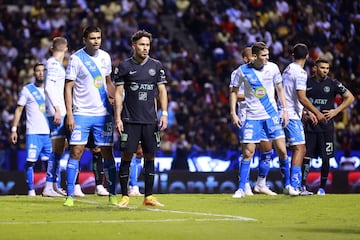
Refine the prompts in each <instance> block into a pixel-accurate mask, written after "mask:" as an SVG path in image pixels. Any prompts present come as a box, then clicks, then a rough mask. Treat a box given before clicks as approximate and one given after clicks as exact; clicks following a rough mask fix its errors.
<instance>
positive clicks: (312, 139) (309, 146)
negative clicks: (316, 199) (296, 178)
mask: <svg viewBox="0 0 360 240" xmlns="http://www.w3.org/2000/svg"><path fill="white" fill-rule="evenodd" d="M318 139H319V136H318V134H317V133H312V132H307V131H306V132H305V148H306V154H305V156H304V159H303V163H302V169H301V173H302V181H301V185H302V189H301V193H300V194H301V195H312V194H313V193H312V192H310V191H308V190H307V186H306V180H307V177H308V175H309V173H310V167H311V166H310V160H311V158H317V157H318V155H319V152H318V144H320V142H319V141H318Z"/></svg>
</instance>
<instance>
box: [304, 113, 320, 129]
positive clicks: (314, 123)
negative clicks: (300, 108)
mask: <svg viewBox="0 0 360 240" xmlns="http://www.w3.org/2000/svg"><path fill="white" fill-rule="evenodd" d="M307 118H308V119H310V121H311V123H312V124H313V125H314V126H315V125H317V124H318V123H319V120H318V119H317V117H316V116H315V114H314V113H312V112H310V111H308V113H307Z"/></svg>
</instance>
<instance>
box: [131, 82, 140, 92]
mask: <svg viewBox="0 0 360 240" xmlns="http://www.w3.org/2000/svg"><path fill="white" fill-rule="evenodd" d="M130 89H131V90H132V91H137V90H138V89H139V84H137V83H136V82H132V83H130Z"/></svg>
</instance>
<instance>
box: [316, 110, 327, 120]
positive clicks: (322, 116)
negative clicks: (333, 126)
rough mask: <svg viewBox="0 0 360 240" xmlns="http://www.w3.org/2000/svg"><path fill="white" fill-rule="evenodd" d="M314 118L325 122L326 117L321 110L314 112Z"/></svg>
mask: <svg viewBox="0 0 360 240" xmlns="http://www.w3.org/2000/svg"><path fill="white" fill-rule="evenodd" d="M316 118H317V120H318V121H319V122H326V121H327V120H326V117H325V115H324V114H323V113H322V112H319V113H317V114H316Z"/></svg>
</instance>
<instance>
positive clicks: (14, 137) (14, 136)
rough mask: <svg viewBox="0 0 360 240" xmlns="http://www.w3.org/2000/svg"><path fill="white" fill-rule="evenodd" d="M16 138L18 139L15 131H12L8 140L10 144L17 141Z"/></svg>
mask: <svg viewBox="0 0 360 240" xmlns="http://www.w3.org/2000/svg"><path fill="white" fill-rule="evenodd" d="M17 139H18V135H17V132H12V133H11V135H10V139H9V140H10V142H11V143H12V144H16V143H17Z"/></svg>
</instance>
